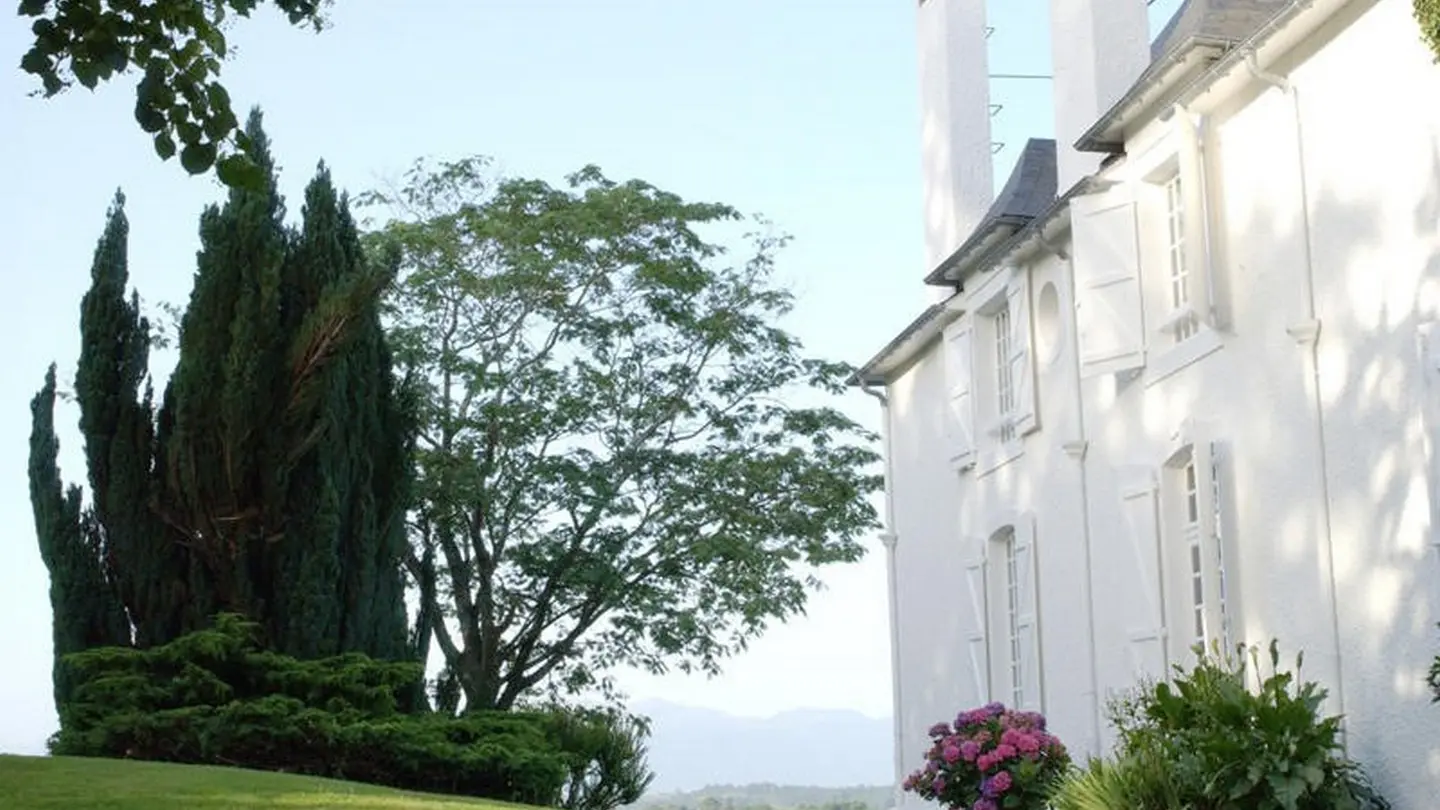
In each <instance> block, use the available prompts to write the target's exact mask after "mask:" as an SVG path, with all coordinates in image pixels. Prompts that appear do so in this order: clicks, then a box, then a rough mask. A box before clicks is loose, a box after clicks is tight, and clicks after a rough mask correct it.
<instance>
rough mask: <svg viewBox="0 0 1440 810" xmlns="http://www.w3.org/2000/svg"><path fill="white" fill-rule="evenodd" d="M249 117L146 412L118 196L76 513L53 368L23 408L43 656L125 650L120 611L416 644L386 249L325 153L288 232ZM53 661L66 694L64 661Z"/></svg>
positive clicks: (163, 638)
mask: <svg viewBox="0 0 1440 810" xmlns="http://www.w3.org/2000/svg"><path fill="white" fill-rule="evenodd" d="M247 132H248V136H249V138H250V140H251V141H252V142H253V143H254V144H255V145H256V155H257V156H258V158H259V160H260V165H261V166H262V167H263V169H264V176H265V182H264V184H263V186H262V188H260V189H258V190H256V189H252V188H236V189H231V191H230V194H229V198H228V200H227V201H226V202H225V204H224V205H223V206H211V207H209V208H208V209H207V210H206V211H205V212H204V213H203V214H202V216H201V225H200V241H201V250H200V252H199V256H198V260H197V261H198V271H197V273H196V276H195V283H194V287H193V289H192V291H191V298H190V302H189V306H188V307H187V308H186V310H185V314H184V316H183V319H182V321H181V324H180V329H179V334H178V340H177V344H178V350H179V360H178V362H177V364H176V367H175V371H174V373H173V374H171V376H170V380H169V383H168V385H167V386H166V389H165V393H164V397H163V400H162V402H161V403H160V406H159V408H158V409H157V408H156V407H155V405H154V403H153V402H152V396H151V392H150V387H149V385H148V383H147V384H145V385H144V391H143V392H142V391H141V386H142V383H144V382H145V380H146V374H147V362H148V351H149V340H150V329H149V324H148V323H147V322H146V319H144V318H143V317H141V316H140V313H139V300H138V297H137V296H136V295H135V294H134V293H130V294H129V295H128V297H127V291H126V285H127V283H128V275H127V271H126V266H125V265H126V244H125V243H126V232H127V224H126V221H125V218H124V213H123V198H119V197H117V201H116V204H115V206H114V208H113V209H112V211H111V216H110V221H109V224H108V225H107V227H106V231H105V234H104V236H103V237H102V239H101V240H100V245H99V247H98V248H97V249H96V254H95V264H94V269H93V271H92V283H91V287H90V290H89V291H88V292H87V293H86V295H85V298H84V302H83V304H82V307H81V336H82V350H81V356H80V363H79V367H78V370H77V373H76V386H75V388H76V399H77V401H78V403H79V407H80V416H81V419H80V426H81V431H82V433H83V435H84V439H85V452H86V460H87V466H88V471H89V481H90V492H91V500H92V504H93V507H92V509H91V510H90V511H89V512H84V513H82V512H81V511H80V495H79V491H78V490H75V491H73V492H72V494H71V495H69V496H64V495H62V494H61V491H60V490H61V484H60V474H59V471H58V469H56V465H55V456H56V452H57V445H58V442H57V441H56V439H55V437H54V413H53V410H54V399H55V394H54V378H53V372H52V374H51V375H50V376H49V377H47V380H46V388H45V389H44V390H42V392H41V394H40V396H38V397H37V398H36V400H35V402H34V404H33V410H34V414H35V415H34V420H35V423H34V428H33V431H34V435H33V436H32V446H31V465H30V475H31V494H32V501H33V504H34V509H35V520H36V528H37V532H38V534H39V536H40V544H41V548H42V551H44V552H45V554H46V560H47V565H48V566H49V567H50V569H51V578H52V583H54V587H53V588H52V606H53V608H54V611H55V621H56V634H57V636H56V650H57V655H65V654H68V653H71V652H77V651H80V650H83V649H86V648H88V647H91V646H97V645H113V644H125V643H130V642H131V641H132V639H131V637H130V628H129V626H128V625H131V624H133V626H134V638H133V643H135V644H136V645H137V646H138V647H141V648H147V647H152V646H155V645H163V644H165V643H167V642H169V641H172V640H174V639H176V638H177V637H179V636H181V635H183V634H185V633H187V632H189V631H193V630H197V629H200V628H202V627H204V626H205V625H206V624H207V623H208V621H209V617H210V616H211V615H213V614H214V613H216V612H221V611H233V612H236V613H240V614H243V615H246V616H248V617H250V618H251V619H253V620H255V621H256V622H258V623H259V625H260V627H261V628H262V632H263V634H264V638H265V641H266V643H267V644H268V645H270V647H271V648H273V649H274V650H276V651H278V652H282V653H286V654H290V655H295V656H297V657H300V658H320V657H325V656H330V655H334V654H336V653H342V652H363V653H365V654H367V655H370V656H374V657H378V658H383V659H389V660H402V659H418V658H419V656H420V655H422V654H423V650H419V649H416V648H414V647H412V644H411V640H410V639H409V638H408V637H407V627H406V615H405V606H404V578H403V574H402V572H401V568H400V566H401V562H402V560H403V557H404V555H405V554H406V551H407V543H406V538H405V534H404V532H405V526H404V518H405V510H406V505H407V503H408V499H409V485H410V480H411V479H410V474H409V469H410V454H411V436H412V435H413V430H412V429H411V427H410V424H409V417H408V415H407V410H406V406H405V405H404V403H403V398H404V393H403V392H402V391H400V390H397V384H396V383H395V381H394V379H393V375H392V369H391V361H390V356H389V349H388V346H387V343H386V341H385V337H384V333H383V330H382V328H381V324H380V312H379V302H380V291H381V289H382V288H383V287H384V286H385V285H386V284H388V283H390V281H391V280H392V278H393V275H394V271H395V269H394V262H393V260H392V261H391V263H390V264H388V265H382V264H372V263H370V262H369V261H367V260H366V258H365V256H364V253H363V251H362V250H361V247H360V241H359V235H358V231H357V229H356V227H355V223H354V221H353V220H352V218H351V217H350V214H349V211H348V201H347V199H346V198H345V197H344V196H343V195H340V194H338V193H337V192H336V191H335V189H334V187H333V185H332V183H331V181H330V176H329V173H328V172H327V171H325V169H324V167H323V166H322V167H321V169H320V170H319V172H318V173H317V175H316V178H315V180H314V181H313V182H312V183H311V184H310V186H309V188H308V189H307V191H306V204H305V208H304V212H303V217H302V225H301V228H300V229H299V231H298V232H294V231H291V230H290V229H288V228H287V227H286V226H285V224H284V201H283V200H282V199H281V198H280V195H279V193H278V192H277V191H276V187H275V177H274V165H273V161H272V160H271V158H270V154H269V146H268V141H267V139H266V137H265V135H264V132H263V131H262V128H261V122H260V116H259V113H258V112H256V113H255V114H253V115H252V117H251V120H250V122H249V123H248V125H247ZM114 594H118V597H119V598H118V601H116V600H115V599H113V595H114ZM107 599H109V600H110V602H109V603H108V604H107V603H106V602H105V600H107ZM56 673H57V675H56V678H57V681H56V684H57V698H58V699H60V702H62V703H63V700H64V693H65V691H66V690H65V689H64V688H63V687H64V684H62V682H61V678H62V676H63V667H62V666H60V664H59V663H58V662H57V667H56ZM420 684H421V681H420V680H419V678H418V676H417V678H416V681H415V688H416V692H415V694H413V695H412V696H411V698H410V699H409V702H410V703H415V702H417V699H418V698H419V697H420V694H419V692H418V689H419V687H420ZM61 714H62V717H63V716H64V715H65V712H64V711H63V707H62V712H61Z"/></svg>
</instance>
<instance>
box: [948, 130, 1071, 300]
mask: <svg viewBox="0 0 1440 810" xmlns="http://www.w3.org/2000/svg"><path fill="white" fill-rule="evenodd" d="M1055 184H1056V174H1055V141H1054V140H1053V139H1050V138H1031V139H1030V140H1028V141H1026V142H1025V148H1024V149H1022V150H1021V151H1020V157H1019V158H1018V159H1017V160H1016V161H1015V167H1014V168H1013V169H1011V170H1010V179H1008V180H1006V181H1005V187H1004V188H1002V189H1001V190H1000V193H999V195H997V196H996V197H995V201H994V202H993V203H991V204H990V209H989V210H988V211H986V212H985V216H984V217H983V218H982V219H981V220H980V224H979V225H977V226H976V227H975V230H974V232H973V233H971V234H970V237H969V238H968V239H966V240H965V242H964V244H962V245H960V249H959V250H956V251H955V252H954V253H952V254H951V255H950V257H949V258H947V259H946V260H945V261H943V262H941V263H940V266H939V267H937V268H935V270H934V272H932V273H931V274H930V275H929V276H927V277H926V278H925V283H927V284H950V283H953V282H951V281H948V280H947V279H946V278H945V273H946V271H947V270H948V269H949V268H950V267H951V265H952V264H953V263H954V262H955V261H957V260H959V259H961V258H962V257H965V256H967V255H969V254H970V253H971V252H972V251H974V250H975V249H976V248H977V247H979V246H980V245H981V244H982V243H984V242H985V240H986V239H988V238H990V237H991V236H993V235H994V234H995V232H996V231H997V230H999V229H1001V228H1008V229H1009V230H1010V231H1011V232H1013V231H1015V230H1017V229H1019V228H1021V227H1024V226H1025V225H1026V224H1028V223H1029V222H1030V220H1032V219H1034V218H1035V217H1037V216H1039V215H1040V214H1041V213H1042V212H1044V211H1045V209H1046V208H1048V207H1049V206H1050V204H1051V203H1053V202H1054V201H1055Z"/></svg>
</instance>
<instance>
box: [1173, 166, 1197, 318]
mask: <svg viewBox="0 0 1440 810" xmlns="http://www.w3.org/2000/svg"><path fill="white" fill-rule="evenodd" d="M1165 229H1166V230H1165V250H1166V256H1167V259H1168V263H1169V268H1168V269H1169V276H1170V284H1169V298H1170V310H1171V313H1172V315H1171V331H1172V332H1173V334H1174V335H1175V342H1176V343H1180V342H1182V341H1185V340H1188V339H1189V338H1191V337H1193V336H1194V335H1195V333H1196V332H1197V331H1198V327H1199V323H1198V322H1197V320H1196V318H1195V314H1194V313H1193V312H1192V311H1191V310H1190V271H1189V267H1188V265H1187V264H1186V259H1185V189H1184V187H1183V186H1182V185H1181V182H1180V173H1179V172H1176V173H1175V174H1174V175H1172V176H1171V177H1170V179H1169V180H1167V181H1166V182H1165Z"/></svg>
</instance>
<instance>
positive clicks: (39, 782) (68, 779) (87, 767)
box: [0, 755, 520, 810]
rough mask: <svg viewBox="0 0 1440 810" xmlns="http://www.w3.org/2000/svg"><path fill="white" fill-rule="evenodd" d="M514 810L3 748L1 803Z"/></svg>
mask: <svg viewBox="0 0 1440 810" xmlns="http://www.w3.org/2000/svg"><path fill="white" fill-rule="evenodd" d="M267 807H278V808H310V809H311V810H320V809H321V808H327V807H338V808H344V809H345V810H402V808H404V809H405V810H408V808H416V810H475V808H481V807H485V808H492V809H493V810H506V809H510V810H513V809H514V808H519V807H520V805H511V804H505V803H504V802H490V801H481V800H476V799H460V798H456V797H453V796H433V795H428V794H422V793H405V792H402V791H398V790H390V789H387V788H380V787H374V786H371V785H360V784H356V783H354V782H338V781H335V780H333V779H316V778H313V777H309V776H292V775H290V774H281V773H264V772H261V771H246V770H240V769H238V768H212V767H207V766H201V765H168V764H164V763H159V762H132V761H128V760H114V759H77V758H70V757H52V758H46V757H15V756H3V755H0V808H4V810H191V808H194V810H231V808H234V810H251V808H256V809H257V810H258V809H259V808H267Z"/></svg>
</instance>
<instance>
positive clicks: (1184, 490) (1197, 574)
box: [1161, 427, 1234, 664]
mask: <svg viewBox="0 0 1440 810" xmlns="http://www.w3.org/2000/svg"><path fill="white" fill-rule="evenodd" d="M1177 443H1178V447H1176V448H1175V449H1174V450H1173V451H1172V453H1171V454H1170V456H1169V458H1168V459H1167V460H1166V461H1165V464H1164V468H1163V476H1162V491H1161V503H1162V512H1163V515H1164V517H1163V526H1162V547H1163V548H1164V549H1165V551H1164V553H1163V554H1162V556H1163V557H1164V559H1165V565H1164V567H1165V570H1166V574H1165V582H1166V584H1167V586H1168V587H1166V588H1165V592H1166V594H1167V596H1168V598H1167V599H1166V601H1167V602H1168V603H1169V604H1167V606H1166V607H1167V609H1166V613H1167V614H1168V617H1169V618H1168V621H1169V623H1170V624H1171V626H1172V627H1174V628H1175V632H1174V633H1173V635H1172V636H1171V649H1170V655H1169V656H1168V657H1169V658H1170V662H1171V663H1172V664H1173V663H1181V662H1186V663H1188V662H1193V661H1194V653H1193V652H1192V649H1193V647H1194V646H1195V645H1196V644H1200V645H1202V646H1204V647H1205V648H1206V649H1207V650H1208V649H1210V648H1211V647H1212V646H1213V645H1216V644H1218V645H1219V646H1220V647H1221V648H1222V649H1229V648H1230V646H1231V641H1232V639H1231V632H1230V627H1231V621H1232V618H1233V616H1232V611H1233V608H1234V605H1233V604H1232V598H1231V596H1232V595H1231V594H1230V593H1229V587H1228V582H1227V578H1228V577H1227V574H1228V571H1227V567H1228V566H1227V559H1228V555H1227V554H1226V553H1225V551H1226V549H1225V546H1226V537H1225V536H1224V532H1223V529H1222V527H1223V526H1224V523H1225V521H1224V502H1223V500H1222V499H1221V494H1222V493H1221V481H1220V468H1219V463H1218V455H1219V450H1218V444H1217V443H1216V442H1214V441H1212V440H1210V438H1209V437H1208V435H1207V434H1206V433H1204V432H1200V431H1196V430H1195V429H1194V428H1193V427H1185V428H1182V430H1181V431H1179V432H1177Z"/></svg>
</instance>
